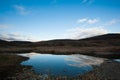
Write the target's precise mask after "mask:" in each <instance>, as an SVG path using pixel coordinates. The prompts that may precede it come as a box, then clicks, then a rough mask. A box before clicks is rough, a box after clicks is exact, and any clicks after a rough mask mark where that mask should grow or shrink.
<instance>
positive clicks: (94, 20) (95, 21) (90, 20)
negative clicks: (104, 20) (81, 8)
mask: <svg viewBox="0 0 120 80" xmlns="http://www.w3.org/2000/svg"><path fill="white" fill-rule="evenodd" d="M97 22H98V19H89V20H88V21H87V23H88V24H94V23H97Z"/></svg>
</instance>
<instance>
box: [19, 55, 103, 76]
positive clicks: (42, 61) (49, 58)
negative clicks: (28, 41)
mask: <svg viewBox="0 0 120 80" xmlns="http://www.w3.org/2000/svg"><path fill="white" fill-rule="evenodd" d="M19 55H20V56H25V57H29V59H28V60H27V61H23V62H22V63H21V65H27V66H32V68H33V70H34V71H35V73H37V74H50V75H54V76H58V75H59V76H77V75H79V74H84V73H86V72H88V71H90V70H92V69H93V67H92V65H100V64H101V63H102V62H103V61H104V59H102V58H96V57H90V56H84V55H79V54H74V55H53V54H41V53H26V54H19Z"/></svg>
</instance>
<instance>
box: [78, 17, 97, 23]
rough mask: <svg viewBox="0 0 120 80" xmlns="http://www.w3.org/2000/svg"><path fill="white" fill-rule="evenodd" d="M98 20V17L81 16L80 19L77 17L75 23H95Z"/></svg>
mask: <svg viewBox="0 0 120 80" xmlns="http://www.w3.org/2000/svg"><path fill="white" fill-rule="evenodd" d="M98 21H99V20H98V19H96V18H95V19H87V18H82V19H79V20H78V21H77V23H85V24H95V23H97V22H98Z"/></svg>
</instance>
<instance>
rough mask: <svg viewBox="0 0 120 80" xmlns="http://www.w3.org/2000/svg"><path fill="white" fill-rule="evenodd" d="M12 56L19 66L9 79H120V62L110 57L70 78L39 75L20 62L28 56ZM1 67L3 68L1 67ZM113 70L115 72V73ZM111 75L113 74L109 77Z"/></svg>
mask: <svg viewBox="0 0 120 80" xmlns="http://www.w3.org/2000/svg"><path fill="white" fill-rule="evenodd" d="M2 55H4V56H5V57H6V56H8V55H7V54H2ZM0 56H1V55H0ZM12 56H13V57H14V58H15V57H16V58H15V59H17V60H16V61H18V62H17V63H16V62H15V66H14V67H17V68H12V74H11V77H10V75H8V76H7V77H8V78H9V80H15V79H17V80H24V79H26V80H29V79H36V80H37V79H40V80H42V79H43V78H45V79H46V80H52V79H54V80H76V79H77V80H112V79H115V80H119V79H120V78H119V73H120V63H119V62H115V61H110V60H109V59H108V60H105V61H104V62H103V63H102V64H101V65H100V66H93V70H92V71H90V72H87V73H85V74H84V75H79V76H76V77H71V78H70V77H67V76H57V77H55V76H50V75H45V74H43V75H42V74H40V75H38V74H36V73H34V71H33V70H32V69H31V67H30V66H22V65H20V63H21V62H22V61H25V60H27V59H28V58H27V57H22V56H19V55H14V54H12ZM12 56H11V55H9V57H11V59H13V57H12ZM13 60H14V59H13ZM12 64H13V63H12ZM16 65H17V66H16ZM6 66H7V65H6ZM8 66H9V65H8ZM4 68H5V67H4ZM10 68H11V67H9V68H8V69H10ZM0 69H1V67H0ZM18 69H19V70H18ZM0 71H1V70H0ZM111 71H112V72H114V74H113V73H112V72H111ZM13 72H14V74H13ZM106 73H107V74H106ZM108 73H109V74H108ZM102 74H104V75H102ZM109 75H111V76H110V77H109ZM116 76H117V77H116ZM0 78H1V77H0ZM0 80H6V79H2V78H1V79H0Z"/></svg>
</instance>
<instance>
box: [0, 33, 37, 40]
mask: <svg viewBox="0 0 120 80" xmlns="http://www.w3.org/2000/svg"><path fill="white" fill-rule="evenodd" d="M0 39H2V40H6V41H35V40H34V39H33V38H32V37H31V36H25V35H21V34H18V33H1V34H0Z"/></svg>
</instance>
